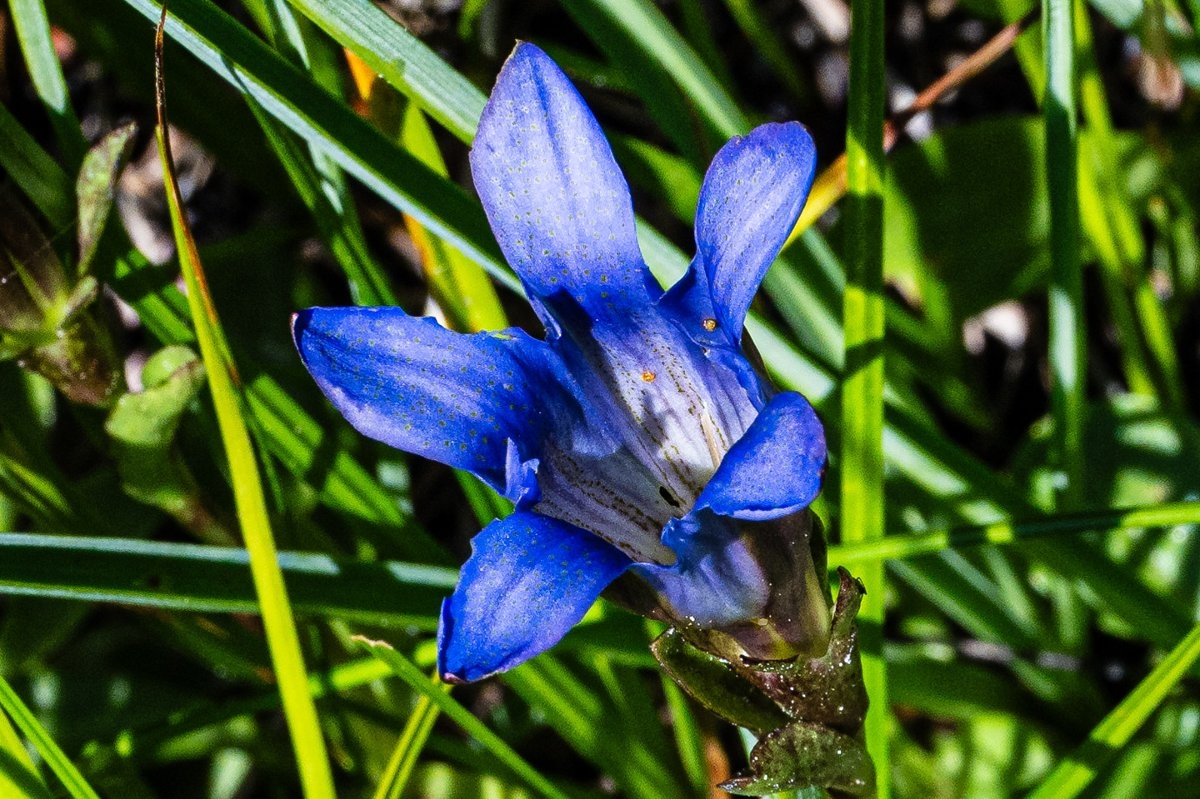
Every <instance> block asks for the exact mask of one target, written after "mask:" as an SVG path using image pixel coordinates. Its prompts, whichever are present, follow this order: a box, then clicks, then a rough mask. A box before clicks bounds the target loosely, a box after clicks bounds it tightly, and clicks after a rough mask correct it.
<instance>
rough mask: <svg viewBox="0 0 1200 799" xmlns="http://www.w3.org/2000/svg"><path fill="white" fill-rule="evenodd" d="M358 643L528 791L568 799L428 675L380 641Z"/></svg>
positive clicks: (363, 639) (360, 640) (550, 797)
mask: <svg viewBox="0 0 1200 799" xmlns="http://www.w3.org/2000/svg"><path fill="white" fill-rule="evenodd" d="M357 640H358V641H359V642H360V643H361V644H362V646H363V647H364V648H365V649H366V650H367V651H368V652H370V653H371V654H373V655H374V656H375V657H377V658H379V659H380V660H381V661H383V662H384V663H386V664H387V665H388V666H390V667H391V669H392V672H393V673H394V674H395V675H396V676H397V677H399V678H400V679H401V680H403V681H404V682H406V683H407V684H408V685H409V687H411V688H412V689H413V690H414V691H416V692H418V693H419V694H421V695H422V696H425V697H428V698H429V701H430V702H432V703H433V704H434V705H436V706H437V707H438V708H439V709H440V710H441V711H442V713H444V714H445V715H446V717H447V718H449V719H450V720H451V721H453V722H454V723H455V724H457V725H458V726H459V727H461V728H462V729H463V731H464V732H465V733H467V734H468V735H470V736H471V737H472V738H474V739H475V740H476V741H478V742H479V743H480V744H481V745H482V746H483V747H484V748H485V749H487V750H488V751H489V752H491V753H492V754H493V755H495V756H496V758H497V759H498V760H499V761H500V762H502V763H503V764H504V765H505V766H507V767H508V768H509V769H510V770H511V771H512V772H513V774H515V775H516V776H518V777H520V778H521V779H522V780H524V781H525V782H526V783H527V784H528V785H529V787H531V788H533V789H534V790H535V791H537V792H538V793H539V794H541V795H542V796H545V797H547V799H568V796H567V794H565V793H564V792H563V791H562V790H561V789H560V788H559V787H558V786H556V785H555V784H554V783H552V782H550V780H548V779H546V778H545V777H543V776H542V774H541V772H539V771H538V770H537V769H536V768H534V767H533V766H531V765H529V763H528V762H527V761H526V760H525V759H524V758H522V757H521V756H520V755H518V754H517V753H516V751H514V750H513V748H512V747H511V746H509V745H508V744H507V743H506V742H505V741H504V739H503V738H501V737H500V736H499V735H497V734H496V733H494V732H492V731H491V730H490V729H488V728H487V726H485V725H484V723H483V722H482V721H480V720H479V719H477V718H475V716H474V715H472V714H471V711H469V710H467V709H466V708H465V707H463V706H462V705H461V704H459V702H458V700H456V699H454V698H453V697H452V696H450V695H449V694H448V693H446V692H445V691H443V690H442V688H441V687H440V686H437V685H435V684H433V683H431V682H430V680H429V677H428V675H426V674H424V673H423V672H422V671H421V670H420V669H419V668H417V667H416V665H414V664H413V662H412V661H410V660H409V659H408V658H406V657H405V656H404V655H402V654H400V653H399V652H397V651H396V650H395V649H393V648H392V647H391V646H390V645H389V644H387V643H384V642H382V641H372V640H369V639H366V638H362V637H359V638H358V639H357Z"/></svg>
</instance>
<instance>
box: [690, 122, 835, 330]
mask: <svg viewBox="0 0 1200 799" xmlns="http://www.w3.org/2000/svg"><path fill="white" fill-rule="evenodd" d="M816 158H817V156H816V148H815V147H814V145H813V142H812V138H811V137H810V136H809V135H808V131H806V130H805V129H804V126H803V125H801V124H800V123H798V122H783V123H771V124H767V125H761V126H759V127H757V128H755V129H754V130H753V131H751V132H750V133H749V134H748V135H746V136H738V137H735V138H733V139H731V140H730V141H729V142H727V143H726V144H725V146H724V147H722V148H721V149H720V151H719V152H718V153H717V155H716V157H715V158H713V162H712V164H711V165H710V166H709V168H708V172H707V173H706V174H705V176H704V183H703V184H702V185H701V187H700V202H699V205H698V206H697V207H696V258H695V260H693V261H692V264H691V267H690V268H689V270H688V273H687V274H686V275H685V276H684V277H683V278H681V279H680V282H679V284H677V285H676V286H675V287H673V288H672V291H671V293H672V295H673V297H674V301H675V302H678V303H679V304H681V305H682V306H685V307H687V306H690V307H691V309H692V311H693V313H692V316H694V317H696V319H695V320H694V321H693V322H692V323H691V324H690V326H689V332H691V333H692V334H693V335H694V336H695V337H696V338H697V339H698V340H701V341H716V340H718V337H722V338H725V339H726V340H728V341H730V342H733V343H737V342H739V341H741V336H742V326H743V324H744V323H745V320H746V312H747V311H748V310H749V309H750V302H751V300H753V299H754V293H755V292H756V291H758V286H759V284H760V283H761V282H762V279H763V276H764V275H765V274H766V273H767V269H768V267H770V265H771V263H772V262H773V261H774V260H775V257H776V256H777V255H779V250H780V249H781V248H782V247H783V243H784V241H786V240H787V237H788V234H789V233H791V230H792V227H793V226H794V225H795V224H796V220H797V219H798V218H799V217H800V211H801V210H802V209H803V208H804V203H805V201H806V200H807V199H808V191H809V188H810V187H811V186H812V180H813V175H814V171H815V167H816ZM702 319H703V320H712V321H708V322H705V323H704V324H705V327H704V328H698V325H700V324H701V323H702V322H701V320H702ZM714 323H715V324H714ZM708 328H712V329H711V330H710V329H708Z"/></svg>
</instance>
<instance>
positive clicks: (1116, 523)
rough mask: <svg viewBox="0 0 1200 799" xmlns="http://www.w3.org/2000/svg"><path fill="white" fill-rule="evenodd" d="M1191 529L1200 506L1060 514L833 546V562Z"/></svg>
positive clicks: (851, 562)
mask: <svg viewBox="0 0 1200 799" xmlns="http://www.w3.org/2000/svg"><path fill="white" fill-rule="evenodd" d="M1185 524H1200V502H1173V503H1168V504H1165V505H1148V506H1145V507H1140V508H1125V509H1119V508H1118V509H1115V510H1102V511H1091V512H1086V513H1073V514H1055V515H1053V516H1046V517H1044V518H1041V519H1035V520H1031V521H1022V522H1016V521H1002V522H995V523H993V524H985V525H974V526H970V527H955V528H948V529H943V530H930V531H926V532H922V533H897V534H895V535H889V536H885V537H883V538H879V539H876V540H874V541H863V542H859V543H856V544H840V545H834V546H831V547H830V548H829V562H830V563H841V564H845V565H847V566H850V565H854V564H859V563H866V562H869V561H872V560H901V559H906V558H915V557H919V556H921V555H930V554H933V553H935V552H941V551H943V550H946V549H960V548H962V547H969V546H974V545H978V544H1011V543H1014V542H1016V541H1020V540H1023V539H1027V538H1041V537H1045V536H1056V535H1069V534H1074V533H1085V532H1104V531H1111V530H1139V529H1146V528H1151V527H1173V526H1176V525H1185Z"/></svg>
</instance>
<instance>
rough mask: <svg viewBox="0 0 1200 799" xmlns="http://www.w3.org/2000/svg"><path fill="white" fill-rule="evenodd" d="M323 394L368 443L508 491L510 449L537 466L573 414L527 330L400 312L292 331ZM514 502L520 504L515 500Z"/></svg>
mask: <svg viewBox="0 0 1200 799" xmlns="http://www.w3.org/2000/svg"><path fill="white" fill-rule="evenodd" d="M292 335H293V338H294V339H295V342H296V348H297V349H298V350H299V352H300V357H301V358H302V359H303V361H304V365H305V366H306V367H308V371H309V372H310V373H312V376H313V378H314V379H315V380H316V381H317V385H319V386H320V388H321V390H322V391H323V392H324V393H325V395H326V396H327V397H328V398H329V400H330V401H331V402H332V403H333V404H334V406H335V407H337V409H338V410H339V411H341V412H342V415H343V416H345V417H346V419H347V420H348V421H349V422H350V423H351V424H352V425H354V427H355V428H356V429H357V430H358V431H359V432H361V433H363V434H364V435H366V436H369V437H370V438H374V439H376V440H378V441H382V442H383V443H385V444H388V445H390V446H393V447H396V448H397V449H402V450H405V451H407V452H412V453H416V454H418V455H422V456H424V457H426V458H430V459H431V460H435V461H440V462H441V463H445V464H448V465H450V466H453V467H456V468H459V469H466V470H468V471H470V472H473V473H475V474H477V475H479V476H480V477H481V478H483V479H484V480H486V481H487V482H488V483H489V484H491V485H492V486H493V487H495V488H497V490H500V491H502V492H503V491H505V490H506V485H505V483H506V471H511V470H510V469H508V468H507V467H508V465H509V462H510V460H511V458H510V457H509V456H510V452H509V443H508V442H509V441H510V440H511V441H513V442H515V444H516V447H517V450H518V456H519V458H520V459H522V460H523V459H526V458H530V457H536V451H537V448H538V446H539V444H540V441H541V439H542V437H543V436H545V434H546V433H547V431H549V430H551V429H553V428H554V427H555V426H556V425H557V422H556V415H569V414H571V413H573V412H575V411H574V410H573V409H574V404H573V400H571V398H570V396H569V394H568V393H567V391H566V390H565V389H564V388H563V387H562V384H561V383H560V382H559V378H558V376H556V374H555V364H556V363H557V359H555V358H554V357H553V354H552V353H550V352H549V348H548V347H547V346H546V344H545V343H544V342H541V341H538V340H537V339H534V338H530V337H529V336H528V335H526V334H525V333H523V332H521V331H520V330H508V331H502V332H496V333H477V334H474V335H469V336H468V335H463V334H460V333H454V332H451V331H449V330H446V329H445V328H444V327H442V326H441V325H439V324H438V323H437V322H436V321H435V320H433V319H431V318H428V317H413V316H409V315H407V314H406V313H404V311H403V310H401V309H399V308H352V307H351V308H310V309H308V310H306V311H302V312H300V313H298V314H296V316H295V318H294V319H293V322H292ZM514 498H515V497H514Z"/></svg>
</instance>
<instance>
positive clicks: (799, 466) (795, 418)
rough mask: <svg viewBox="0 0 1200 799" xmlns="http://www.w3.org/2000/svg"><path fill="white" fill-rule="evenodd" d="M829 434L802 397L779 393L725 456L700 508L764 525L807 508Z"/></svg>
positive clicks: (816, 485)
mask: <svg viewBox="0 0 1200 799" xmlns="http://www.w3.org/2000/svg"><path fill="white" fill-rule="evenodd" d="M825 457H826V451H825V430H824V428H823V427H822V426H821V420H820V419H818V418H817V414H816V413H815V412H814V411H813V409H812V406H811V405H809V404H808V400H806V399H805V398H804V397H803V396H801V395H800V394H797V393H795V392H790V391H789V392H785V393H782V394H777V395H775V396H774V397H773V398H772V399H771V401H770V402H769V403H767V406H766V407H765V408H763V410H762V412H761V413H760V414H759V415H758V418H757V419H755V420H754V423H753V424H752V425H750V429H749V430H747V431H746V434H745V435H744V436H742V437H741V438H740V439H739V440H738V441H737V443H735V444H734V445H733V447H732V448H730V450H729V452H728V453H726V455H725V458H724V460H722V461H721V467H720V468H719V469H717V473H716V474H714V475H713V477H712V479H711V480H709V482H708V485H707V486H705V487H704V492H703V493H702V494H701V495H700V498H699V499H698V500H697V501H696V507H697V508H709V509H711V510H712V511H713V512H714V513H717V514H720V515H721V516H729V517H732V518H736V519H747V520H752V521H764V520H767V519H777V518H779V517H781V516H787V515H789V514H792V513H795V512H797V511H799V510H802V509H804V508H806V507H808V506H809V505H810V504H811V503H812V501H813V500H814V499H816V496H817V494H818V493H819V492H820V490H821V480H822V478H823V476H824V472H825Z"/></svg>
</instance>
